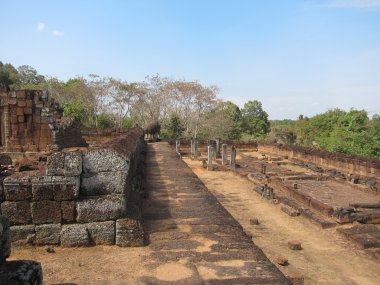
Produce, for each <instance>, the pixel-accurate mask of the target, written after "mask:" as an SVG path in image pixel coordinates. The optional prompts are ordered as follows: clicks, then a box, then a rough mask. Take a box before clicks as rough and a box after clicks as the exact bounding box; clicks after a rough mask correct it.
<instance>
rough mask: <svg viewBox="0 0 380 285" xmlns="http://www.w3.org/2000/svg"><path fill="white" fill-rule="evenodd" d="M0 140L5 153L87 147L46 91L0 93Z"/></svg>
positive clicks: (74, 124) (76, 129)
mask: <svg viewBox="0 0 380 285" xmlns="http://www.w3.org/2000/svg"><path fill="white" fill-rule="evenodd" d="M0 143H1V151H2V152H3V153H4V152H11V153H14V152H41V151H57V150H60V149H63V148H65V147H71V146H86V142H85V140H84V139H83V138H82V137H81V133H80V128H79V125H78V124H77V123H76V122H75V121H74V120H73V119H72V118H67V117H63V109H62V108H61V107H60V106H59V104H58V103H57V102H55V100H54V99H53V98H50V97H49V96H48V94H47V92H44V91H33V90H20V91H9V92H0Z"/></svg>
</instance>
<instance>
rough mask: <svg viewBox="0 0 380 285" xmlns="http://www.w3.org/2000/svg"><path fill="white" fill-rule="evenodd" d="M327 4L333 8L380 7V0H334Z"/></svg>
mask: <svg viewBox="0 0 380 285" xmlns="http://www.w3.org/2000/svg"><path fill="white" fill-rule="evenodd" d="M327 6H328V7H332V8H380V0H333V1H331V2H329V3H328V4H327Z"/></svg>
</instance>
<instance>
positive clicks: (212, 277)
mask: <svg viewBox="0 0 380 285" xmlns="http://www.w3.org/2000/svg"><path fill="white" fill-rule="evenodd" d="M146 164H147V189H148V192H149V198H148V199H147V200H146V201H145V205H144V211H143V222H144V229H145V231H146V233H147V240H148V243H149V245H148V246H146V247H142V248H119V247H116V246H98V247H92V248H71V249H70V248H55V249H54V250H55V253H48V252H47V250H46V249H45V248H15V247H14V248H13V251H12V256H11V258H12V259H33V260H36V261H39V262H41V263H42V267H43V272H44V281H45V284H58V283H66V284H68V283H69V284H191V285H193V284H271V285H274V284H290V283H289V281H288V280H287V279H286V278H285V277H284V275H283V274H282V273H281V271H280V270H278V269H277V268H276V267H275V266H274V265H273V264H272V263H271V262H270V261H269V260H268V259H267V257H266V256H265V255H264V254H263V253H262V251H261V250H260V249H259V248H258V247H257V246H255V245H254V243H253V242H252V240H251V238H250V237H249V236H248V235H247V234H246V233H245V232H244V231H243V229H242V227H241V226H240V225H239V223H238V222H237V221H236V220H235V219H234V218H233V217H232V216H231V215H230V214H229V213H228V212H227V211H226V210H225V209H224V208H223V207H222V206H221V204H220V203H219V202H218V201H217V199H216V198H215V197H214V196H213V195H212V194H211V193H210V192H209V191H208V190H207V188H206V187H205V186H204V184H203V183H202V182H201V181H200V180H199V179H198V178H197V177H196V175H195V174H194V173H193V172H192V171H191V169H190V168H189V167H187V165H186V164H185V163H184V162H183V161H182V160H181V159H179V158H177V157H176V154H175V152H174V151H173V150H172V149H171V148H170V147H169V145H168V144H167V143H155V144H150V145H149V147H148V154H147V163H146Z"/></svg>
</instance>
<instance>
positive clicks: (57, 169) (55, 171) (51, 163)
mask: <svg viewBox="0 0 380 285" xmlns="http://www.w3.org/2000/svg"><path fill="white" fill-rule="evenodd" d="M65 157H66V154H65V153H64V152H56V153H53V154H52V155H50V156H48V158H47V162H46V175H50V176H52V175H64V174H65Z"/></svg>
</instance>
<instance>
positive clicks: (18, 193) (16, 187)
mask: <svg viewBox="0 0 380 285" xmlns="http://www.w3.org/2000/svg"><path fill="white" fill-rule="evenodd" d="M3 185H4V195H5V200H7V201H27V200H30V199H31V198H32V185H31V183H30V179H29V177H18V178H13V177H7V178H5V179H4V182H3Z"/></svg>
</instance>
